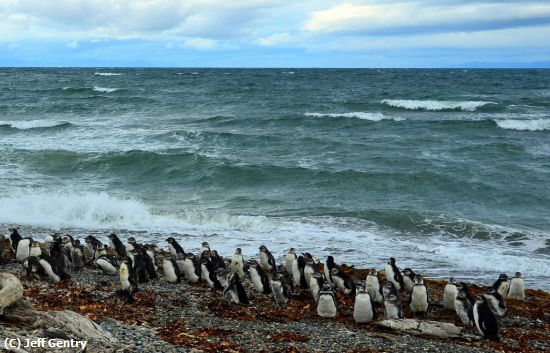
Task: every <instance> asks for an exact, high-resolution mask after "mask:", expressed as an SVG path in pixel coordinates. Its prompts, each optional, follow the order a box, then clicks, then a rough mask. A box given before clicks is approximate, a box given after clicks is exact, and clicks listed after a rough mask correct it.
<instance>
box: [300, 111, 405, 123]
mask: <svg viewBox="0 0 550 353" xmlns="http://www.w3.org/2000/svg"><path fill="white" fill-rule="evenodd" d="M304 115H305V116H310V117H315V118H327V117H328V118H357V119H361V120H369V121H382V120H395V121H400V120H403V119H400V118H394V117H389V116H386V115H384V114H382V113H368V112H350V113H305V114H304Z"/></svg>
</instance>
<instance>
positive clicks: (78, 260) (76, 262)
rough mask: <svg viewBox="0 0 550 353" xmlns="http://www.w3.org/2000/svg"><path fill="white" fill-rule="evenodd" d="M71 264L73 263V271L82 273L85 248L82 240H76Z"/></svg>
mask: <svg viewBox="0 0 550 353" xmlns="http://www.w3.org/2000/svg"><path fill="white" fill-rule="evenodd" d="M71 262H72V263H73V269H74V270H75V271H80V270H82V269H83V268H84V263H85V257H84V247H83V246H82V245H80V240H78V239H76V240H75V241H74V244H73V249H72V251H71Z"/></svg>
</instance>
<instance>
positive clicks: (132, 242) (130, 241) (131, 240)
mask: <svg viewBox="0 0 550 353" xmlns="http://www.w3.org/2000/svg"><path fill="white" fill-rule="evenodd" d="M128 243H130V244H135V243H136V238H134V237H129V238H128Z"/></svg>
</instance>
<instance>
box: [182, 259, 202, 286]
mask: <svg viewBox="0 0 550 353" xmlns="http://www.w3.org/2000/svg"><path fill="white" fill-rule="evenodd" d="M183 267H184V269H185V277H186V278H187V280H188V281H189V282H192V283H197V282H198V281H199V276H197V274H196V273H195V266H194V265H193V262H192V261H191V260H190V259H185V262H184V264H183Z"/></svg>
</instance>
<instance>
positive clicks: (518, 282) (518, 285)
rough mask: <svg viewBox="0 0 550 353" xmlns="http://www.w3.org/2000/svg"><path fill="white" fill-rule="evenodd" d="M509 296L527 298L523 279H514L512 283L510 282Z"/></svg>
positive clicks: (511, 297)
mask: <svg viewBox="0 0 550 353" xmlns="http://www.w3.org/2000/svg"><path fill="white" fill-rule="evenodd" d="M508 298H510V299H520V300H525V287H524V286H523V279H521V278H513V279H512V283H510V290H509V291H508Z"/></svg>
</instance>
